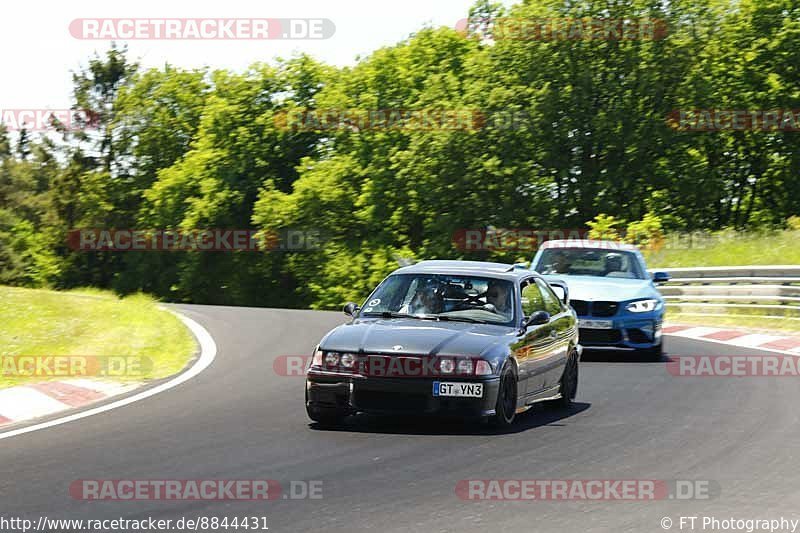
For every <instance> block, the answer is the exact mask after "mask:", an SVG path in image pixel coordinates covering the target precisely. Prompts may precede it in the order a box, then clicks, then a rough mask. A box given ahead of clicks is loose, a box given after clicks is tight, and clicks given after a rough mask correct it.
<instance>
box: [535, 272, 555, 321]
mask: <svg viewBox="0 0 800 533" xmlns="http://www.w3.org/2000/svg"><path fill="white" fill-rule="evenodd" d="M536 284H537V285H539V289H540V290H541V291H542V298H543V299H544V307H545V310H546V311H547V312H548V313H550V316H555V315H557V314H559V313H560V312H561V302H560V301H559V299H558V297H557V296H556V295H555V294H554V293H553V291H552V289H551V288H550V287H548V286H547V283H545V282H544V281H542V280H540V279H537V280H536Z"/></svg>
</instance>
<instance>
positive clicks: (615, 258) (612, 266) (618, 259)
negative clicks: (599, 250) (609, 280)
mask: <svg viewBox="0 0 800 533" xmlns="http://www.w3.org/2000/svg"><path fill="white" fill-rule="evenodd" d="M622 271H623V270H622V256H621V255H619V254H608V255H607V256H606V258H605V275H606V276H608V275H609V274H610V273H611V272H622Z"/></svg>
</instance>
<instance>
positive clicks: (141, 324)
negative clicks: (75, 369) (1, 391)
mask: <svg viewBox="0 0 800 533" xmlns="http://www.w3.org/2000/svg"><path fill="white" fill-rule="evenodd" d="M0 302H2V305H0V356H3V364H4V365H9V364H11V361H10V358H11V357H17V356H92V357H98V358H100V359H101V360H103V361H107V359H103V358H106V357H114V358H116V360H117V361H120V360H122V359H121V358H122V357H129V356H130V357H131V358H130V359H125V361H138V362H139V364H138V365H137V367H136V368H135V367H134V366H133V365H130V364H128V368H130V369H131V371H122V372H115V373H113V376H111V375H108V374H107V375H106V376H104V377H105V378H106V379H108V378H113V379H114V380H115V381H147V380H153V379H159V378H164V377H167V376H170V375H172V374H175V373H177V372H179V371H181V370H182V369H183V368H184V367H185V366H186V364H187V363H188V362H189V360H190V359H191V358H192V356H193V355H194V353H195V351H196V343H195V340H194V337H193V336H192V334H191V332H190V331H189V330H188V329H187V328H186V327H185V326H184V325H183V323H182V322H181V321H180V320H179V319H178V318H177V317H176V316H175V315H173V314H172V313H170V312H168V311H166V310H164V309H161V308H159V307H158V304H157V302H156V301H155V300H154V299H153V298H151V297H149V296H145V295H141V294H139V295H133V296H129V297H126V298H119V297H117V296H116V295H114V294H113V293H111V292H107V291H101V290H94V289H81V290H76V291H68V292H56V291H50V290H44V289H24V288H17V287H5V286H0ZM9 368H10V369H11V370H9ZM14 368H16V367H15V366H13V365H12V366H10V367H9V366H4V367H0V388H3V387H9V386H13V385H19V384H24V383H31V382H33V381H43V380H47V379H63V378H64V376H59V377H58V378H56V377H48V376H46V375H41V374H42V373H37V374H39V375H35V376H21V375H19V372H14ZM69 377H72V375H70V376H69ZM75 377H89V378H91V377H95V376H93V375H87V376H82V375H79V376H75Z"/></svg>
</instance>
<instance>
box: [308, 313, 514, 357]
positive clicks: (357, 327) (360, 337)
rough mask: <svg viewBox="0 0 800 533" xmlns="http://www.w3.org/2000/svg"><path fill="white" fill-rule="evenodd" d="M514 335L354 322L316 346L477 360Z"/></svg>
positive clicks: (493, 329)
mask: <svg viewBox="0 0 800 533" xmlns="http://www.w3.org/2000/svg"><path fill="white" fill-rule="evenodd" d="M509 335H510V336H513V335H514V329H513V328H510V327H508V326H493V325H489V324H470V323H466V322H436V321H433V320H417V319H404V318H396V319H357V320H354V321H353V322H351V323H348V324H343V325H341V326H339V327H337V328H335V329H334V330H332V331H331V332H330V333H328V334H327V335H326V336H325V338H323V339H322V341H321V342H320V348H322V349H323V350H330V351H339V352H346V351H351V352H356V351H361V352H363V353H384V354H397V355H403V354H415V355H452V356H458V355H462V356H480V355H482V354H484V353H485V352H487V351H488V350H489V349H491V347H492V346H493V345H495V344H498V343H500V342H503V341H506V342H507V341H508V339H507V336H509Z"/></svg>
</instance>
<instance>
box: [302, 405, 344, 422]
mask: <svg viewBox="0 0 800 533" xmlns="http://www.w3.org/2000/svg"><path fill="white" fill-rule="evenodd" d="M306 413H307V414H308V418H310V419H311V420H313V421H314V422H316V423H317V424H319V425H320V426H325V427H336V426H339V425H341V423H342V421H343V420H344V418H345V417H346V416H347V413H345V412H343V411H341V410H339V409H320V408H318V407H306Z"/></svg>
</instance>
